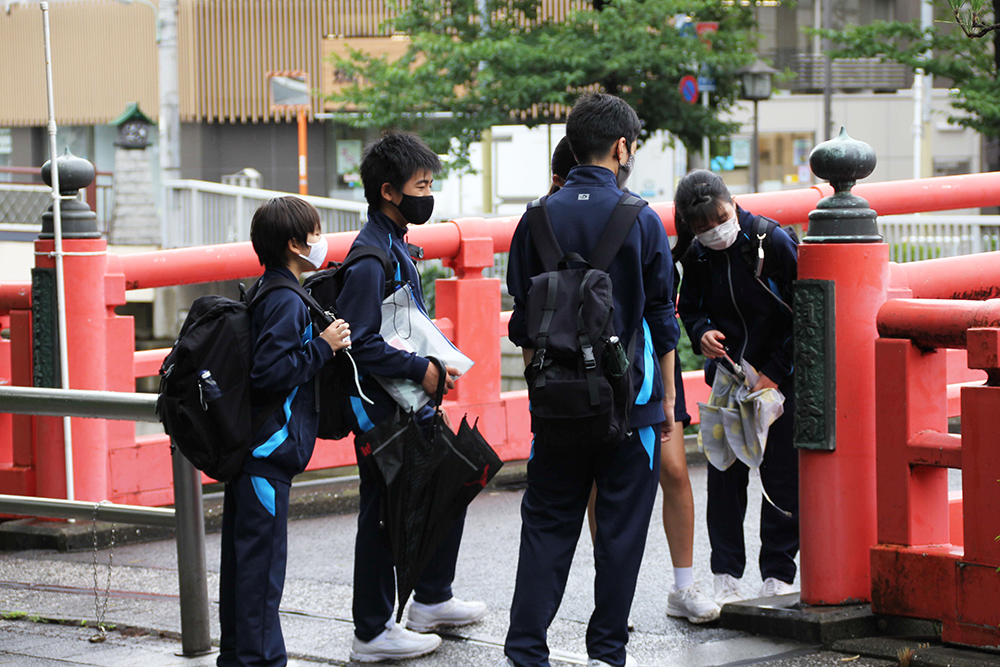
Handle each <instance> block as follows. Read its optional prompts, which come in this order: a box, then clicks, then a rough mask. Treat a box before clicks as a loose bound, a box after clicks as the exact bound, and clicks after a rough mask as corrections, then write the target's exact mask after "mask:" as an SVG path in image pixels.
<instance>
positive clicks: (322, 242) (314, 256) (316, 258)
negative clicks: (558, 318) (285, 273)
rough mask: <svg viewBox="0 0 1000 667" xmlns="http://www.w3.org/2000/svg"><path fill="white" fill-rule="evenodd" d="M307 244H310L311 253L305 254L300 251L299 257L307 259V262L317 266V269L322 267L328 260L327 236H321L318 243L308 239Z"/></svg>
mask: <svg viewBox="0 0 1000 667" xmlns="http://www.w3.org/2000/svg"><path fill="white" fill-rule="evenodd" d="M306 245H307V246H309V254H308V255H303V254H301V253H300V254H299V257H301V258H302V259H304V260H306V261H307V262H309V263H310V264H312V265H313V266H315V267H316V268H317V269H319V268H322V267H323V262H325V261H326V253H327V250H328V246H327V243H326V237H325V236H320V237H319V241H317V242H316V243H309V242H308V241H306Z"/></svg>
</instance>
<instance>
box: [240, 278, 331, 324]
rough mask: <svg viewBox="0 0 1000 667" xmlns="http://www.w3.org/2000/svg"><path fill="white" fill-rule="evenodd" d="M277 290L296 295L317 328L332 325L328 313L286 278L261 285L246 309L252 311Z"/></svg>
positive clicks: (295, 282) (298, 286) (297, 285)
mask: <svg viewBox="0 0 1000 667" xmlns="http://www.w3.org/2000/svg"><path fill="white" fill-rule="evenodd" d="M277 289H290V290H292V291H293V292H295V293H296V294H298V295H299V298H301V299H302V302H303V303H304V304H305V305H306V308H308V309H309V314H310V316H311V317H312V319H313V320H314V321H315V322H316V324H317V326H321V327H322V328H323V329H325V328H326V327H328V326H330V324H332V323H333V318H332V317H330V315H329V313H327V312H326V311H325V310H323V307H322V306H321V305H319V304H318V303H316V299H314V298H312V295H310V294H309V293H308V292H306V291H305V290H304V289H303V288H302V285H299V283H298V281H295V280H288V279H287V278H282V277H275V278H272V279H271V280H268V281H267V282H266V283H264V284H263V285H261V286H260V288H259V289H257V290H256V292H255V293H254V295H253V298H251V299H250V302H249V303H248V304H247V309H248V310H253V308H254V306H256V305H257V303H259V302H260V300H261V299H262V298H263V297H264V295H265V294H267V293H269V292H273V291H274V290H277Z"/></svg>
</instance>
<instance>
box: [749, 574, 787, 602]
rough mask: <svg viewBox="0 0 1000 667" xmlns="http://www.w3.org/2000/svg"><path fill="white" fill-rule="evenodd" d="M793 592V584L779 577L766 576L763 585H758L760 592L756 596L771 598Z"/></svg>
mask: <svg viewBox="0 0 1000 667" xmlns="http://www.w3.org/2000/svg"><path fill="white" fill-rule="evenodd" d="M794 592H795V586H792V585H791V584H787V583H785V582H784V581H782V580H781V579H775V578H774V577H768V578H767V579H765V580H764V585H763V586H761V587H760V594H759V595H758V596H757V597H761V598H773V597H778V596H779V595H787V594H789V593H794Z"/></svg>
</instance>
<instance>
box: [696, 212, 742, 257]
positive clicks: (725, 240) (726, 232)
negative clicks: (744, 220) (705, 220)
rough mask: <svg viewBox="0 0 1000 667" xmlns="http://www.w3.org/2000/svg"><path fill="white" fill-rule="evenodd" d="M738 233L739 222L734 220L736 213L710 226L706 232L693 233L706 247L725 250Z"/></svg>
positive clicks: (733, 241) (734, 240)
mask: <svg viewBox="0 0 1000 667" xmlns="http://www.w3.org/2000/svg"><path fill="white" fill-rule="evenodd" d="M739 233H740V223H738V222H737V221H736V213H733V217H731V218H730V219H729V220H726V221H725V222H723V223H721V224H719V225H716V226H715V227H712V228H711V229H709V230H708V231H707V232H702V233H701V234H695V238H696V239H698V242H699V243H701V244H702V245H703V246H705V247H706V248H711V249H712V250H725V249H726V248H728V247H729V246H731V245H733V243H735V242H736V237H737V236H739Z"/></svg>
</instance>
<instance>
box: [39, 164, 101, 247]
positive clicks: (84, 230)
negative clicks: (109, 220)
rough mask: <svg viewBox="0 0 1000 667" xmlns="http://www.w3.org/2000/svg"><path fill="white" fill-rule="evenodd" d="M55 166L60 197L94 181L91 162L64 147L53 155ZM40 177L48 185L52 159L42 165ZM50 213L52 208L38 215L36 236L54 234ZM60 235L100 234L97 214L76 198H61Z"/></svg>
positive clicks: (71, 194)
mask: <svg viewBox="0 0 1000 667" xmlns="http://www.w3.org/2000/svg"><path fill="white" fill-rule="evenodd" d="M56 165H58V169H59V194H61V195H62V196H63V197H73V196H75V195H76V194H77V192H78V191H79V190H80V189H81V188H85V187H87V186H88V185H90V184H91V183H92V182H93V181H94V177H95V176H96V175H97V172H96V170H95V169H94V165H92V164H91V163H90V162H89V161H87V160H85V159H83V158H82V157H77V156H76V155H73V154H72V153H70V152H69V149H68V148H67V149H66V152H65V153H63V154H62V155H60V156H59V157H58V158H56ZM42 179H43V180H44V181H45V183H46V185H52V161H51V160H49V161H48V162H46V163H45V164H43V165H42ZM54 217H55V216H54V214H53V212H52V207H51V206H49V208H48V209H47V210H46V211H45V213H43V214H42V233H41V234H39V235H38V238H42V239H51V238H54V237H55V226H54V222H53V221H54ZM60 218H61V220H62V235H63V238H70V239H96V238H100V237H101V233H100V232H99V231H98V230H97V214H96V213H94V212H93V211H91V210H90V207H89V206H87V204H85V203H83V202H82V201H80V200H78V199H63V200H62V206H61V210H60Z"/></svg>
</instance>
